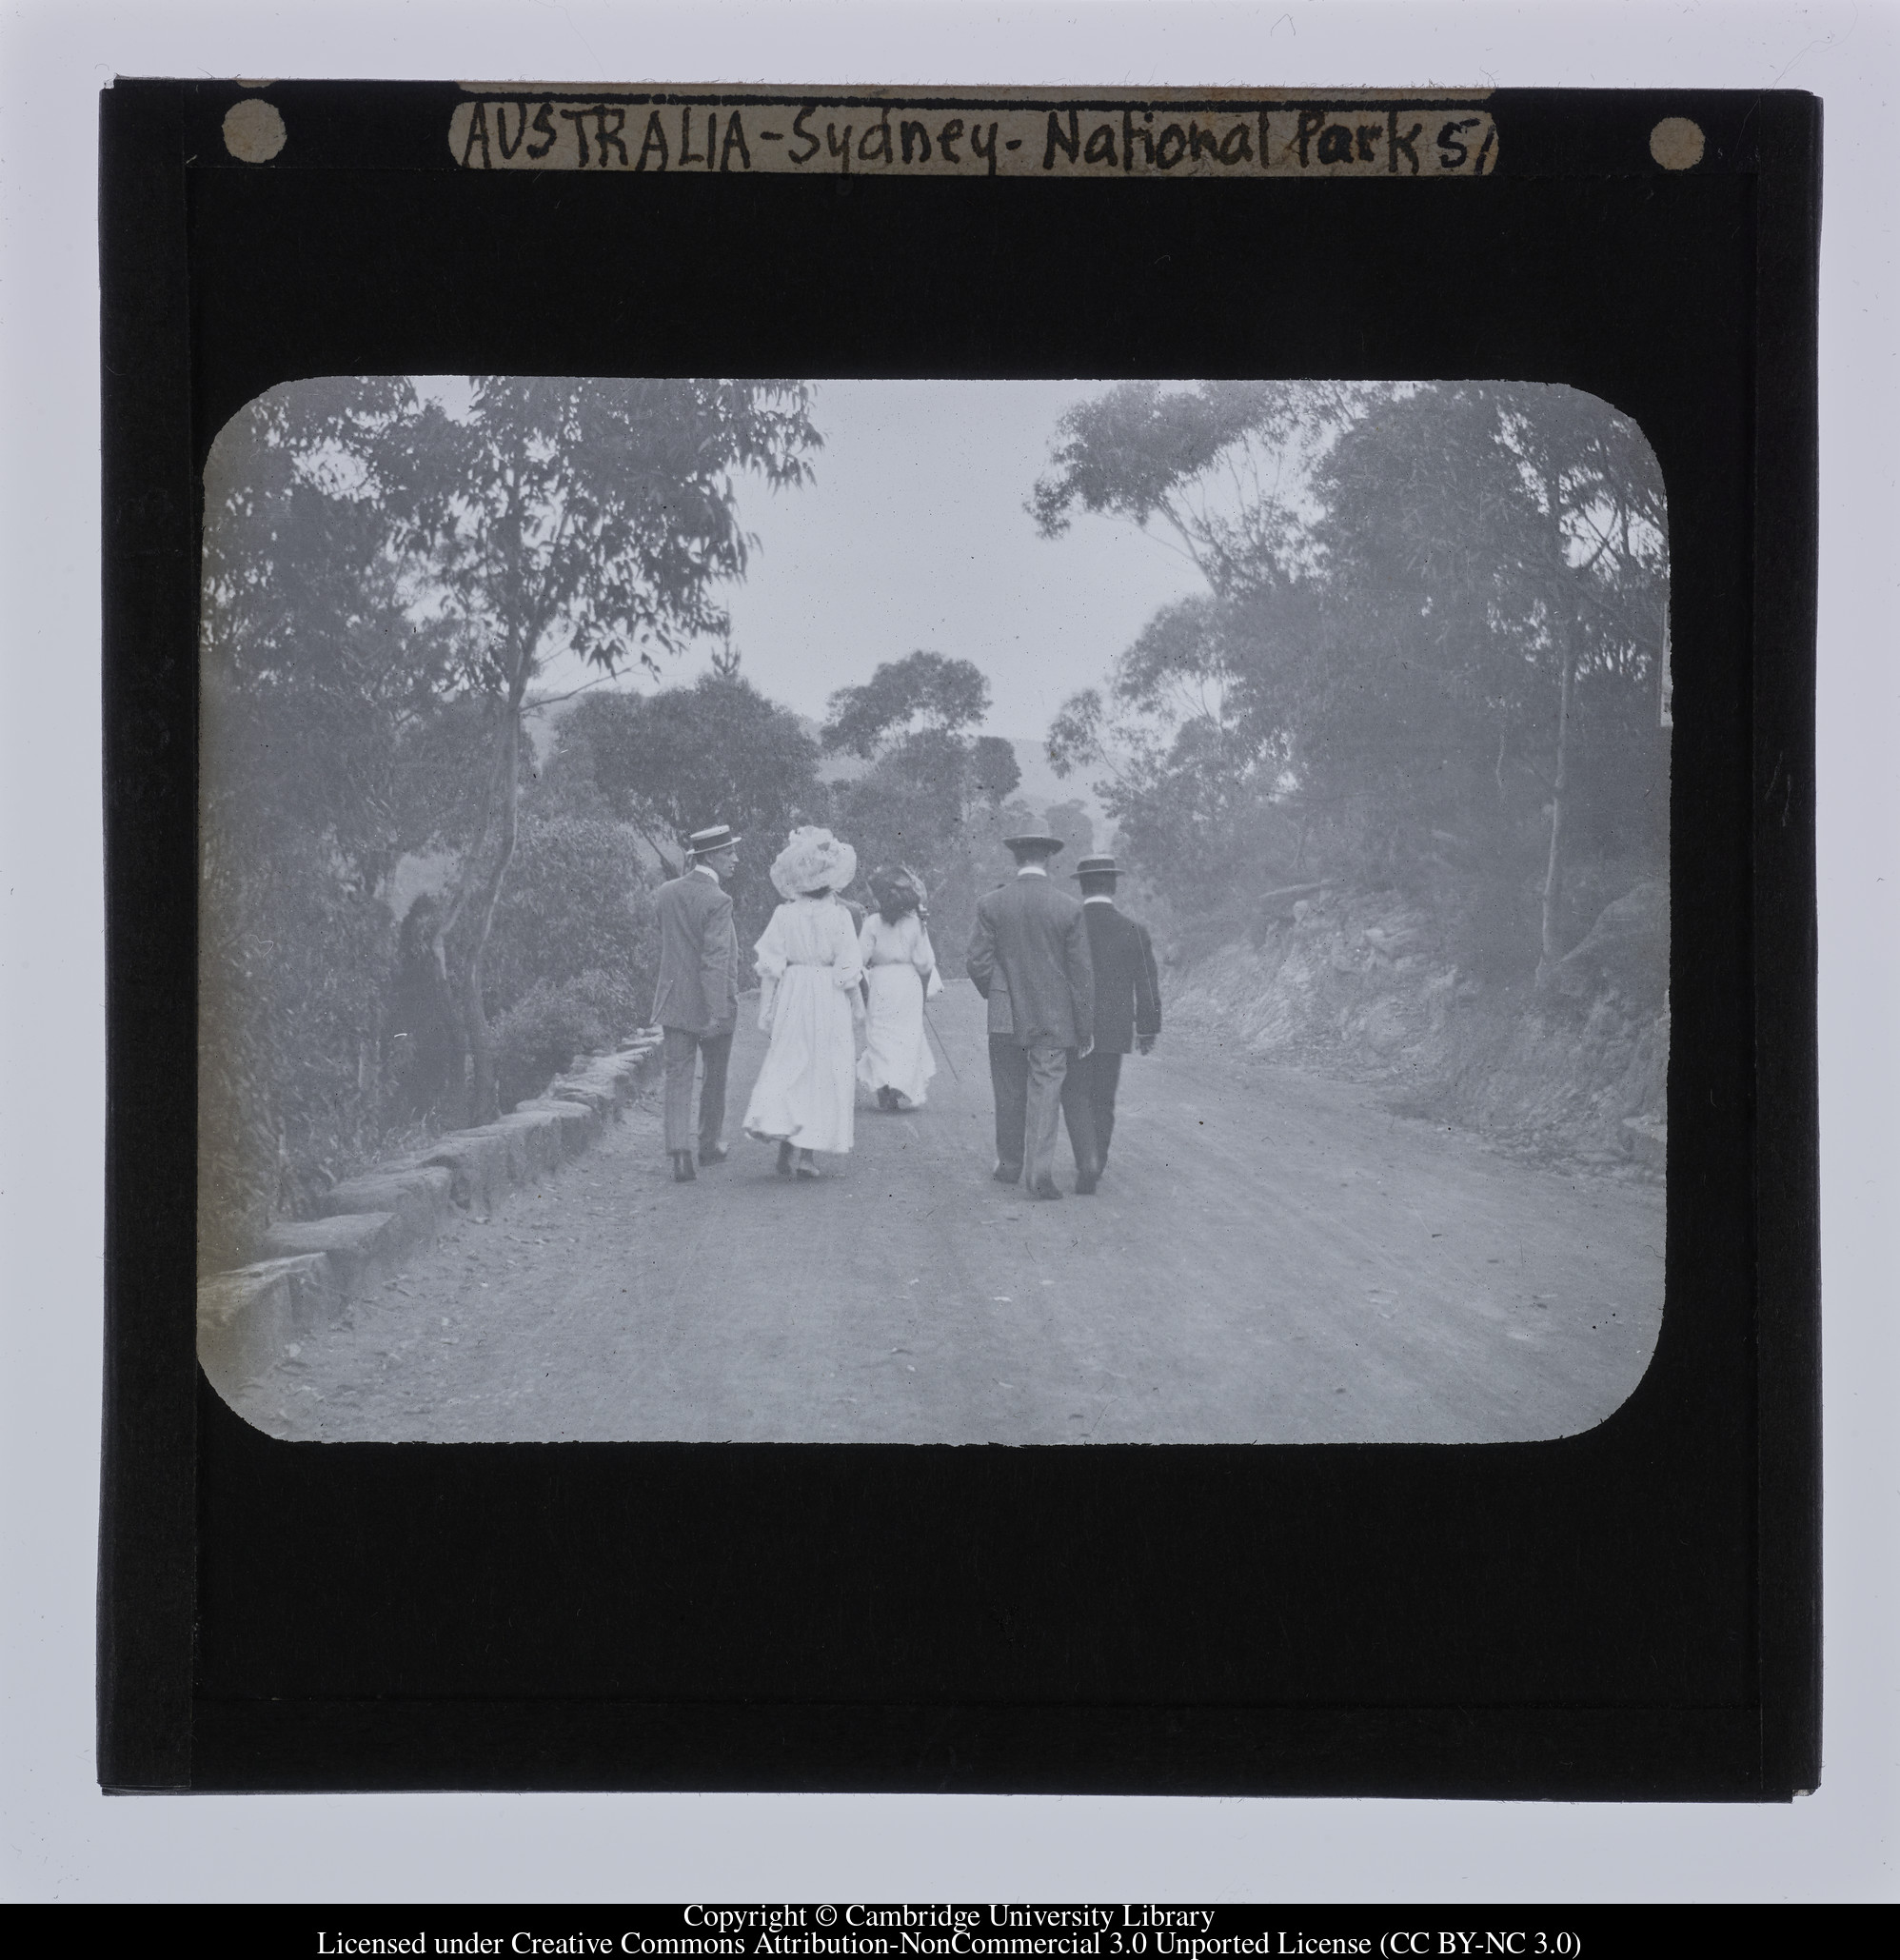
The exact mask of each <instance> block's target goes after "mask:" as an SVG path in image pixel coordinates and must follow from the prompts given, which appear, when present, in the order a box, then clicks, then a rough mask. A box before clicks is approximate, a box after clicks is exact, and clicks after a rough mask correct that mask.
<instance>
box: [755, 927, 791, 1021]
mask: <svg viewBox="0 0 1900 1960" xmlns="http://www.w3.org/2000/svg"><path fill="white" fill-rule="evenodd" d="M784 918H785V908H784V907H783V906H782V905H781V906H780V907H779V909H778V910H777V911H776V912H774V913H773V914H772V917H771V918H770V920H769V921H767V922H766V926H765V930H764V931H763V932H762V933H761V934H760V935H759V943H758V944H757V945H756V946H754V947H753V949H752V952H753V961H752V964H753V969H754V971H756V972H757V974H758V976H759V1025H760V1027H761V1028H762V1029H763V1030H764V1031H765V1032H766V1033H768V1034H769V1033H770V1032H771V1028H772V1008H773V1005H774V1003H775V1002H776V1001H777V1000H778V998H779V982H780V981H781V980H782V979H784V977H785V967H786V965H787V964H788V963H789V962H788V961H787V960H786V958H785V924H784Z"/></svg>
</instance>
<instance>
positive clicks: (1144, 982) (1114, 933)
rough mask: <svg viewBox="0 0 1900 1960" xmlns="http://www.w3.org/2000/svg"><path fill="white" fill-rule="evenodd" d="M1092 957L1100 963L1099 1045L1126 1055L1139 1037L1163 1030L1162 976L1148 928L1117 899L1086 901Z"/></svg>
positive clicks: (1097, 982) (1097, 975) (1097, 981)
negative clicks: (1119, 905)
mask: <svg viewBox="0 0 1900 1960" xmlns="http://www.w3.org/2000/svg"><path fill="white" fill-rule="evenodd" d="M1082 913H1083V916H1084V917H1085V918H1086V919H1087V921H1088V929H1089V958H1090V960H1092V961H1093V962H1094V965H1095V1044H1096V1046H1097V1048H1098V1049H1099V1050H1100V1051H1101V1052H1102V1053H1103V1054H1104V1055H1126V1054H1127V1053H1128V1051H1129V1050H1130V1049H1131V1048H1132V1047H1134V1045H1135V1037H1136V1036H1137V1035H1141V1036H1154V1035H1158V1034H1159V1033H1160V1032H1161V980H1160V975H1159V974H1158V972H1157V971H1156V968H1155V947H1154V943H1153V941H1152V940H1150V939H1149V938H1148V928H1147V927H1146V926H1145V925H1141V924H1138V922H1137V921H1135V920H1133V919H1130V918H1129V917H1128V915H1127V914H1126V913H1125V912H1118V911H1117V910H1116V909H1115V906H1114V904H1113V903H1112V902H1106V901H1102V900H1099V899H1089V900H1085V901H1083V904H1082Z"/></svg>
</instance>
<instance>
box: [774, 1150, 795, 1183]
mask: <svg viewBox="0 0 1900 1960" xmlns="http://www.w3.org/2000/svg"><path fill="white" fill-rule="evenodd" d="M776 1169H777V1170H778V1173H779V1175H780V1177H782V1178H789V1177H790V1176H791V1175H792V1146H791V1145H790V1144H789V1143H782V1144H780V1145H779V1161H778V1164H777V1166H776Z"/></svg>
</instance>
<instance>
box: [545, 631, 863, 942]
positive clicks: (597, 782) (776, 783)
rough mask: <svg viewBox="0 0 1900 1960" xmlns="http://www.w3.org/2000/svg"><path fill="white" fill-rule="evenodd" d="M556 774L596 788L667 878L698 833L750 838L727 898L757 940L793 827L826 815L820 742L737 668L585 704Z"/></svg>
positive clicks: (565, 727)
mask: <svg viewBox="0 0 1900 1960" xmlns="http://www.w3.org/2000/svg"><path fill="white" fill-rule="evenodd" d="M549 777H550V781H555V780H558V779H561V778H563V777H564V778H565V784H564V789H565V790H566V791H567V793H571V785H572V783H573V782H574V781H575V780H576V778H577V777H579V778H582V779H584V780H586V781H589V782H592V783H593V785H594V786H595V788H596V790H597V791H598V793H599V796H600V798H601V801H602V804H603V806H604V808H605V809H607V810H610V811H612V812H613V813H614V815H615V816H617V817H618V818H619V819H620V820H621V821H622V822H624V823H627V824H629V825H631V826H633V827H634V828H635V829H636V830H638V832H639V833H640V835H641V836H642V837H643V838H644V839H645V840H646V841H647V843H648V844H649V845H650V846H651V847H652V849H653V850H654V851H655V853H656V854H657V855H659V856H660V857H661V858H662V859H663V861H666V863H667V868H668V872H669V874H674V873H677V872H678V871H679V870H680V869H682V868H683V841H684V840H685V838H687V837H688V836H689V835H690V834H691V833H692V832H693V831H695V830H699V829H702V828H703V827H704V826H705V825H707V824H710V823H729V824H731V825H732V827H733V828H734V829H735V830H736V831H737V832H738V833H739V835H740V837H741V838H742V840H743V841H742V843H741V845H740V852H739V869H738V870H737V872H736V873H735V874H734V876H733V880H732V882H731V885H730V887H729V889H730V890H731V892H732V894H733V903H734V907H735V911H736V914H737V917H738V921H739V930H740V932H741V934H742V936H744V935H745V934H747V933H749V934H750V936H751V938H752V939H756V938H757V937H758V935H759V933H761V932H762V931H763V930H764V925H765V921H766V920H767V919H768V918H769V917H770V916H771V910H772V907H773V905H774V904H775V903H776V902H777V894H776V893H775V892H774V891H773V890H772V886H771V881H770V879H769V877H768V876H767V873H768V872H769V870H770V867H771V863H772V860H773V858H774V857H775V856H776V855H777V853H778V850H779V848H780V846H781V845H782V843H783V841H784V839H785V838H786V836H787V835H788V834H789V833H790V831H791V830H792V828H793V827H794V826H795V825H796V824H799V823H802V822H819V821H822V820H824V819H825V818H826V817H827V816H828V814H829V812H828V808H827V802H826V797H825V792H824V788H823V785H822V784H821V782H819V778H818V746H817V744H816V743H815V742H813V741H812V739H811V737H810V736H809V735H807V734H806V733H805V731H804V728H803V727H802V724H801V723H800V722H799V720H798V717H797V716H795V715H793V714H792V713H790V712H789V710H787V709H785V708H782V707H781V706H779V705H778V703H775V702H771V701H768V700H766V698H765V697H764V696H763V695H762V694H761V693H760V692H759V691H758V689H756V688H755V687H753V686H752V684H751V683H749V682H747V681H745V680H743V679H742V678H741V677H740V676H739V674H738V673H737V671H736V669H735V670H733V671H731V672H730V673H728V674H726V675H721V674H720V673H718V672H714V673H712V674H708V675H703V676H702V677H701V679H700V680H699V681H697V682H696V683H694V684H693V685H692V686H690V687H671V688H666V689H664V690H663V691H661V692H659V693H656V694H645V695H642V694H604V693H603V694H593V695H588V696H586V697H584V699H582V700H581V701H579V702H577V703H575V704H574V706H573V708H572V709H571V710H570V712H569V713H568V715H567V717H566V719H565V720H564V722H563V723H561V727H560V731H559V734H558V736H557V738H556V744H555V755H554V758H553V760H552V763H551V766H550V770H549ZM744 942H745V943H747V944H749V943H750V940H749V939H748V940H744Z"/></svg>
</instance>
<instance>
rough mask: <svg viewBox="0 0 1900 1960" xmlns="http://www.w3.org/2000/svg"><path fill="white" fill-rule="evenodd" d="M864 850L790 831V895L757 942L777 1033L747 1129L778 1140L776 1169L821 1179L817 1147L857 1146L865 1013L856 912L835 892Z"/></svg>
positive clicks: (834, 1151) (779, 868)
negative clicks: (858, 1031) (858, 1067)
mask: <svg viewBox="0 0 1900 1960" xmlns="http://www.w3.org/2000/svg"><path fill="white" fill-rule="evenodd" d="M857 875H858V854H857V852H855V851H854V850H853V849H852V848H851V846H850V845H849V844H847V843H840V842H839V841H838V840H837V839H836V838H835V837H833V836H832V834H831V832H830V831H828V830H821V829H819V828H817V827H816V826H815V825H807V826H805V827H804V828H803V829H800V830H795V831H793V832H792V836H791V841H790V842H788V843H787V844H786V846H785V848H784V849H783V850H782V851H781V852H780V853H779V856H778V859H777V861H775V862H774V864H773V866H772V882H773V884H774V885H776V886H777V887H778V889H779V891H780V893H781V895H782V897H783V898H784V900H785V902H784V903H783V904H782V905H781V906H780V907H779V909H778V910H777V911H776V912H774V913H773V914H772V920H771V923H770V924H769V925H767V926H766V928H765V930H764V932H763V934H762V936H761V938H760V940H759V944H758V946H757V948H756V949H755V950H756V953H757V956H758V957H757V960H756V964H757V967H758V971H759V1025H760V1026H761V1027H762V1028H763V1029H764V1030H765V1031H766V1032H767V1033H768V1034H769V1035H770V1036H771V1038H772V1045H771V1046H770V1048H768V1049H767V1050H766V1052H765V1063H764V1066H763V1067H762V1069H761V1070H760V1071H759V1079H758V1080H757V1081H756V1082H755V1083H754V1084H753V1085H752V1099H751V1100H750V1101H749V1102H748V1103H747V1104H746V1105H745V1134H746V1135H747V1136H748V1137H754V1138H758V1139H759V1140H760V1141H761V1142H764V1143H774V1142H775V1143H777V1144H778V1146H779V1166H778V1168H779V1175H780V1176H781V1177H782V1178H789V1177H790V1176H791V1175H792V1173H793V1170H794V1167H795V1166H794V1156H795V1154H796V1169H797V1173H798V1175H799V1176H800V1177H801V1178H816V1177H817V1176H818V1175H819V1170H818V1165H817V1164H816V1163H815V1162H814V1161H813V1160H812V1153H813V1152H814V1151H824V1152H826V1153H827V1154H829V1155H833V1156H842V1155H843V1154H844V1152H846V1151H848V1150H849V1149H850V1148H851V1126H852V1118H853V1113H854V1105H855V1103H856V1101H857V1093H856V1083H855V1081H854V1079H853V1074H852V1061H853V1057H854V1054H855V1051H856V1048H857V1041H856V1039H855V1037H854V1033H853V1029H854V1024H855V1022H856V1020H857V1019H858V1018H859V1017H860V1016H861V1014H862V1013H863V1008H862V1005H861V1001H860V998H859V993H858V984H859V981H860V980H862V978H863V968H862V966H861V963H860V961H859V957H858V939H857V934H856V933H855V931H854V930H853V928H852V923H851V915H850V913H848V912H847V911H846V910H845V909H844V907H843V905H842V904H841V902H840V901H839V899H838V897H837V894H838V893H839V892H841V891H842V890H843V889H844V887H845V886H846V885H848V884H849V883H850V882H851V881H852V880H853V879H854V878H855V877H856V876H857Z"/></svg>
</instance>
